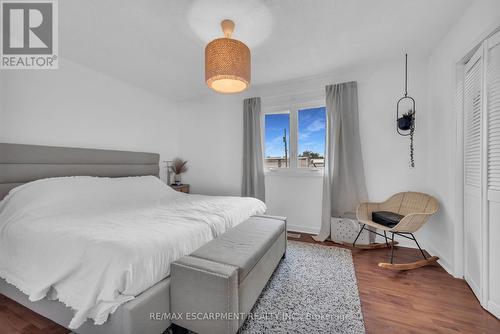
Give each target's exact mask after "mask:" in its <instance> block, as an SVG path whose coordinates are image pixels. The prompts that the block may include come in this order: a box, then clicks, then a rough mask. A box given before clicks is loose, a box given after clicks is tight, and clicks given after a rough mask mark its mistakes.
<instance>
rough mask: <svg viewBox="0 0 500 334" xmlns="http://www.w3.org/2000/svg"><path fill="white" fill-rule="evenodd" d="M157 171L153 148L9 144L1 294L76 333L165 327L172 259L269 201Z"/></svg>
mask: <svg viewBox="0 0 500 334" xmlns="http://www.w3.org/2000/svg"><path fill="white" fill-rule="evenodd" d="M158 174H159V156H158V155H157V154H153V153H140V152H123V151H109V150H94V149H82V148H60V147H47V146H34V145H18V144H0V198H2V197H4V196H5V198H4V199H3V200H2V201H1V202H0V278H1V281H0V293H2V294H4V295H5V296H7V297H9V298H11V299H14V300H16V301H17V302H19V303H21V304H23V305H25V306H27V307H28V308H30V309H32V310H34V311H35V312H37V313H39V314H41V315H43V316H45V317H47V318H49V319H51V320H53V321H55V322H57V323H59V324H60V325H62V326H64V327H67V328H70V329H71V330H72V331H73V332H75V333H82V334H86V333H137V332H141V333H157V334H159V333H162V332H163V331H164V330H165V329H166V328H167V327H168V326H169V325H170V321H169V319H168V312H169V300H170V297H169V293H170V290H169V289H170V284H169V270H170V263H171V262H173V261H175V260H176V259H178V258H180V257H181V256H183V255H187V254H189V253H191V252H192V251H194V250H196V249H197V248H199V247H200V246H201V245H203V244H205V243H206V242H208V241H210V240H211V239H213V238H215V237H217V236H218V235H220V234H222V233H224V232H225V231H227V230H228V229H229V228H231V227H233V226H235V225H237V224H239V223H241V222H242V221H244V220H246V219H247V218H248V217H250V216H252V215H255V214H262V213H264V211H265V205H264V203H262V202H260V201H258V200H255V199H250V198H238V197H209V196H200V195H187V194H182V193H178V192H175V191H173V190H172V189H170V188H169V187H168V186H166V185H165V184H163V183H162V182H161V181H160V180H159V179H158ZM9 191H10V193H9ZM7 193H9V194H8V195H7ZM7 254H8V255H7ZM158 314H160V315H158Z"/></svg>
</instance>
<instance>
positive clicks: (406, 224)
mask: <svg viewBox="0 0 500 334" xmlns="http://www.w3.org/2000/svg"><path fill="white" fill-rule="evenodd" d="M438 209H439V202H438V201H437V200H436V199H435V198H434V197H432V196H430V195H427V194H424V193H418V192H403V193H398V194H395V195H393V196H392V197H391V198H389V199H388V200H386V201H385V202H382V203H362V204H360V205H358V208H357V210H356V217H357V219H358V221H359V223H360V224H362V225H363V226H362V227H361V230H360V231H359V233H358V235H357V237H356V239H355V240H354V242H353V243H352V246H353V247H356V241H357V240H358V238H359V236H360V235H361V232H363V230H365V229H366V230H367V231H368V232H371V233H375V234H377V235H379V236H382V237H384V238H385V244H376V243H375V244H369V245H362V246H361V247H358V248H363V249H374V248H384V247H389V246H390V247H391V263H385V262H384V263H379V264H378V265H379V267H382V268H387V269H394V270H409V269H416V268H420V267H423V266H426V265H428V264H431V263H433V262H436V261H437V260H438V259H439V258H438V257H437V256H431V257H427V256H426V255H425V253H424V251H423V250H422V249H421V248H420V245H419V244H418V242H417V239H415V236H414V235H413V233H414V232H415V231H417V230H418V229H420V228H421V227H422V226H423V225H424V224H425V223H426V222H427V221H428V220H429V218H430V216H432V215H433V214H435V213H436V212H437V211H438ZM380 212H385V213H387V214H393V215H394V214H396V215H395V216H397V217H398V218H399V219H398V220H399V222H398V221H394V222H393V223H392V224H391V223H388V224H387V223H386V222H385V221H384V225H382V224H380V223H376V222H374V221H373V213H375V215H379V214H380ZM377 220H378V221H380V219H379V218H378V216H377ZM367 226H370V227H373V228H375V229H379V230H382V231H383V232H384V234H383V235H382V234H380V233H378V232H377V231H375V230H374V229H368V228H367ZM387 232H389V233H391V241H389V240H388V238H387ZM394 235H398V236H401V237H404V238H407V239H410V240H413V241H415V243H416V244H417V247H418V249H419V250H420V252H421V253H422V256H423V257H424V259H423V260H419V261H415V262H410V263H399V264H395V263H394V246H395V245H396V244H397V242H395V241H394Z"/></svg>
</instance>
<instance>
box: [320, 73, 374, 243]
mask: <svg viewBox="0 0 500 334" xmlns="http://www.w3.org/2000/svg"><path fill="white" fill-rule="evenodd" d="M326 113H327V133H326V154H325V171H324V177H323V211H322V217H321V231H320V233H319V235H317V236H315V237H314V239H316V240H318V241H324V240H325V239H327V238H328V237H329V236H330V221H331V217H352V215H353V213H354V212H355V211H356V206H357V205H358V204H359V203H361V202H363V201H366V199H367V197H368V196H367V191H366V183H365V172H364V169H363V158H362V156H361V141H360V136H359V119H358V88H357V83H356V82H354V81H353V82H345V83H340V84H336V85H330V86H326Z"/></svg>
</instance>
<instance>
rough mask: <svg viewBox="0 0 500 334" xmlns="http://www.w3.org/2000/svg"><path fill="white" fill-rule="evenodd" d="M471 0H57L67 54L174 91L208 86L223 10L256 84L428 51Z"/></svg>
mask: <svg viewBox="0 0 500 334" xmlns="http://www.w3.org/2000/svg"><path fill="white" fill-rule="evenodd" d="M472 1H473V0H418V1H417V0H376V1H374V0H308V1H305V0H268V1H259V0H197V1H187V0H140V1H138V0H133V1H132V0H73V1H59V17H60V19H59V26H60V27H59V31H60V42H59V47H60V50H59V52H60V55H61V56H62V57H63V58H67V59H70V60H73V61H76V62H78V63H80V64H83V65H85V66H88V67H90V68H93V69H95V70H97V71H100V72H103V73H106V74H109V75H111V76H114V77H117V78H119V79H121V80H124V81H127V82H130V83H132V84H135V85H138V86H140V87H143V88H145V89H147V90H150V91H153V92H156V93H159V94H161V95H163V96H165V97H168V98H170V99H173V100H183V99H189V98H193V97H196V96H200V95H203V94H206V93H207V90H208V88H207V87H206V86H205V83H204V47H205V44H206V42H207V41H208V40H210V39H213V38H217V37H220V36H221V35H222V33H221V32H220V26H219V23H220V21H221V20H222V19H224V18H232V19H234V20H235V22H236V29H235V33H234V35H233V37H234V38H237V39H241V40H242V41H243V42H246V43H248V45H249V46H250V47H251V51H252V85H260V84H267V83H271V82H277V81H283V80H287V79H292V78H299V77H307V76H311V75H316V74H321V73H326V72H331V71H336V70H341V69H344V68H351V67H354V66H358V65H364V64H369V63H372V62H378V61H384V60H388V59H396V58H397V59H400V57H401V56H402V54H403V53H404V52H408V53H410V55H411V56H412V57H425V56H427V55H428V54H429V52H430V51H431V50H432V48H433V47H434V46H435V45H436V44H437V43H438V42H439V40H440V39H441V38H442V37H443V36H444V34H445V33H446V32H447V31H448V29H449V28H450V27H451V25H452V24H453V23H454V22H455V21H456V20H457V19H458V18H459V17H460V16H461V15H462V14H463V12H464V11H465V9H466V8H467V7H468V6H469V5H470V4H471V2H472Z"/></svg>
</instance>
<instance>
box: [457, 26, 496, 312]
mask: <svg viewBox="0 0 500 334" xmlns="http://www.w3.org/2000/svg"><path fill="white" fill-rule="evenodd" d="M497 32H500V22H495V28H492V29H490V30H489V33H485V34H483V36H484V37H482V38H480V40H479V41H478V42H476V43H475V46H473V47H472V48H470V49H469V51H468V52H467V53H466V55H465V56H464V57H462V58H460V59H459V60H458V61H457V62H456V65H455V94H456V95H455V112H454V116H455V122H454V123H455V138H454V139H455V144H456V145H455V147H456V149H455V152H454V156H455V159H454V160H455V166H456V168H455V178H454V179H455V218H456V222H457V224H456V229H455V230H454V255H455V261H454V272H453V275H454V276H455V277H458V278H464V272H465V236H464V233H465V217H464V209H465V208H464V195H465V185H464V172H465V171H464V126H465V124H464V98H463V94H464V84H465V82H464V80H465V64H466V63H467V62H468V61H469V60H470V59H471V58H472V57H473V56H474V54H475V53H476V52H477V50H478V49H480V48H482V64H483V65H482V67H483V75H482V82H481V86H482V102H483V103H482V108H483V110H486V111H487V108H488V105H487V103H488V99H487V91H486V89H485V87H486V80H487V76H486V75H484V73H485V69H486V66H487V64H488V50H489V47H488V39H489V38H490V37H492V36H493V35H495V34H496V33H497ZM482 116H483V117H484V121H483V124H482V131H483V133H484V135H485V136H481V137H482V139H481V141H482V142H481V151H482V152H485V151H487V148H488V147H487V145H488V140H487V137H486V136H487V133H488V131H487V130H488V122H487V121H488V112H485V113H484V115H482ZM487 168H488V166H487V164H485V163H484V161H482V164H481V184H482V188H483V189H482V191H481V202H482V204H481V240H482V249H481V254H482V256H481V264H480V282H481V286H480V287H479V288H480V298H479V302H480V304H481V306H482V307H483V308H484V309H486V310H488V311H490V312H492V310H490V307H489V285H490V282H489V270H488V266H487V265H486V264H487V263H488V262H489V235H488V231H489V226H488V224H486V223H485V222H487V221H488V220H487V219H488V200H487V198H488V197H487V191H488V188H487V177H485V176H487ZM485 184H486V186H485ZM493 313H494V314H496V312H493ZM496 316H497V317H498V314H496Z"/></svg>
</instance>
